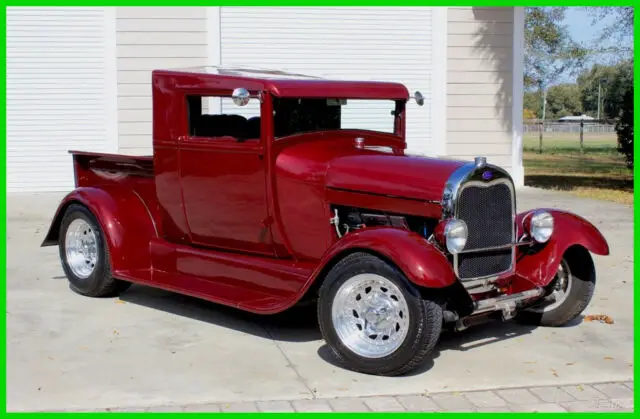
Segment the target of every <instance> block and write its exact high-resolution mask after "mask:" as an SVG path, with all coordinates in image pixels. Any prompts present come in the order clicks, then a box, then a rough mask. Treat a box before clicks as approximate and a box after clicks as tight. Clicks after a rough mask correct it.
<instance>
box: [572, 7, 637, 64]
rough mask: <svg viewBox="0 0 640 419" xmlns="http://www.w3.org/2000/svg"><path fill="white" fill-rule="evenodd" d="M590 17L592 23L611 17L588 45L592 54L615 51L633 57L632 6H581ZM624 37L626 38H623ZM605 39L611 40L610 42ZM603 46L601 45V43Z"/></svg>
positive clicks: (625, 56) (624, 56)
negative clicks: (631, 40)
mask: <svg viewBox="0 0 640 419" xmlns="http://www.w3.org/2000/svg"><path fill="white" fill-rule="evenodd" d="M583 9H585V10H586V11H587V13H588V14H589V15H590V16H591V18H592V22H591V24H592V25H595V24H597V23H598V22H602V21H603V20H605V19H607V18H611V23H610V24H608V25H607V26H605V27H604V28H603V29H602V31H601V33H600V36H599V37H598V38H597V40H596V41H595V42H594V44H593V45H591V46H590V47H589V49H590V50H591V53H592V54H598V53H615V54H618V56H620V55H622V56H623V58H631V57H633V44H632V42H629V40H630V39H632V37H633V7H583ZM625 38H626V40H625ZM606 41H612V42H611V43H610V44H609V43H608V42H606ZM603 44H604V45H605V46H602V45H603Z"/></svg>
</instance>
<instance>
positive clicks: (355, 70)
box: [219, 7, 437, 154]
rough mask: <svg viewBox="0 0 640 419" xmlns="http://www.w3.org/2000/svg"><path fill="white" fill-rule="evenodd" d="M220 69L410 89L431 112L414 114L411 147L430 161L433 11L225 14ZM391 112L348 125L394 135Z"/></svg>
mask: <svg viewBox="0 0 640 419" xmlns="http://www.w3.org/2000/svg"><path fill="white" fill-rule="evenodd" d="M220 38H221V49H220V57H219V58H220V63H221V65H223V66H225V67H227V66H228V67H231V66H253V67H258V68H268V69H277V70H285V71H290V72H299V73H303V74H310V75H318V76H323V77H327V78H331V77H335V78H341V79H361V80H380V81H394V82H401V83H404V84H405V85H406V86H407V88H408V89H409V91H410V92H413V91H415V90H420V91H421V92H422V93H423V94H424V95H425V99H426V100H425V105H424V106H423V107H418V106H417V105H416V104H415V102H414V101H412V102H411V103H410V104H409V106H408V123H407V142H408V148H409V149H411V150H412V151H416V152H422V153H427V154H431V153H433V151H434V150H437V147H435V146H434V142H433V139H432V129H431V128H432V121H431V90H432V89H431V78H432V68H433V53H432V39H433V36H432V9H431V8H427V7H416V8H408V7H400V8H388V7H371V8H362V7H339V8H329V7H318V8H316V7H277V8H275V7H274V8H261V7H222V8H221V10H220ZM390 109H391V108H389V107H388V106H386V107H375V108H373V109H371V108H367V107H365V106H363V104H362V102H360V103H357V105H356V106H347V107H346V108H345V111H346V112H347V114H346V115H344V118H345V122H347V121H348V123H349V125H351V126H360V127H361V128H365V127H366V128H369V129H382V130H385V131H388V125H389V121H390V120H391V118H390V113H389V112H390Z"/></svg>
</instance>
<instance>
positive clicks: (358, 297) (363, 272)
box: [318, 253, 442, 376]
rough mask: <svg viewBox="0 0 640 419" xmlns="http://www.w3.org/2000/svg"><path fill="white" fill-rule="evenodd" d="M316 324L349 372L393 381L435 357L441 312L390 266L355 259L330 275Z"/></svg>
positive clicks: (376, 260) (353, 256) (368, 258)
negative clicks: (433, 355)
mask: <svg viewBox="0 0 640 419" xmlns="http://www.w3.org/2000/svg"><path fill="white" fill-rule="evenodd" d="M318 321H319V323H320V330H321V332H322V335H323V337H324V339H325V341H326V342H327V344H328V346H329V347H330V348H331V350H332V352H333V353H334V354H335V356H336V357H337V358H338V359H339V360H340V361H342V362H343V363H344V364H346V365H347V366H348V367H349V368H351V369H353V370H355V371H358V372H363V373H367V374H376V375H388V376H391V375H400V374H404V373H406V372H409V371H411V370H413V369H414V368H416V367H418V366H419V365H421V364H422V363H423V361H424V360H425V358H427V357H428V356H429V354H430V353H431V352H432V351H433V349H434V347H435V345H436V343H437V342H438V339H439V337H440V332H441V330H442V309H441V307H440V305H438V304H437V303H435V302H433V301H429V300H424V299H423V298H422V297H421V295H420V293H419V292H418V290H417V289H416V288H415V287H414V286H413V285H412V284H411V283H410V282H409V281H408V280H407V279H406V278H405V277H404V275H403V274H402V273H401V272H399V271H398V270H397V269H395V268H394V267H393V266H391V265H390V264H388V263H387V262H385V261H383V260H381V259H380V258H377V257H375V256H373V255H370V254H367V253H354V254H351V255H349V256H347V257H346V258H345V259H343V260H342V261H340V262H339V263H338V264H337V265H336V266H335V267H333V269H331V271H330V272H329V274H328V275H327V277H326V279H325V281H324V283H323V285H322V287H321V289H320V296H319V300H318Z"/></svg>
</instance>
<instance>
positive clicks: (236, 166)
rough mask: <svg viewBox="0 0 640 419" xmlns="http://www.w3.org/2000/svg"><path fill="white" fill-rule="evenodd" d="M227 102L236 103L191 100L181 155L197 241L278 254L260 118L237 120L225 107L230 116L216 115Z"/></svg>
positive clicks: (184, 191) (188, 210)
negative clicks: (270, 220)
mask: <svg viewBox="0 0 640 419" xmlns="http://www.w3.org/2000/svg"><path fill="white" fill-rule="evenodd" d="M227 101H228V102H229V103H231V99H230V98H229V97H220V96H201V95H189V96H187V101H186V102H187V121H188V124H187V125H188V126H187V128H188V135H186V136H184V137H182V138H181V140H180V142H179V155H180V173H181V183H182V199H183V202H184V208H185V215H186V218H187V222H188V225H189V230H190V236H191V241H192V243H194V244H199V245H203V246H207V247H215V248H220V249H228V250H237V251H247V252H252V253H266V254H273V248H272V240H271V232H270V230H269V225H268V223H267V217H268V209H267V196H266V162H265V160H264V153H263V152H264V145H263V143H262V141H261V139H260V117H259V114H258V115H252V116H251V115H249V117H247V115H246V112H243V113H244V115H242V114H240V112H238V113H235V114H232V113H231V112H233V109H234V105H232V104H231V105H227V106H226V107H225V110H227V112H228V113H227V114H219V113H217V112H214V111H215V109H211V108H221V106H220V102H225V103H226V102H227ZM214 104H217V106H214ZM207 108H210V110H211V111H210V112H208V111H207ZM235 109H236V110H239V108H237V107H235ZM258 112H259V111H258Z"/></svg>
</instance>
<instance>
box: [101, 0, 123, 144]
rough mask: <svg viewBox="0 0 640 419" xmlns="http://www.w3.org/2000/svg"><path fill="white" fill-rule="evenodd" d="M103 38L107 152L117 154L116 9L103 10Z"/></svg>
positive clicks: (106, 8)
mask: <svg viewBox="0 0 640 419" xmlns="http://www.w3.org/2000/svg"><path fill="white" fill-rule="evenodd" d="M104 20H105V21H104V31H105V34H104V38H105V68H104V75H105V82H104V88H105V115H104V117H105V126H106V127H107V132H106V135H107V141H106V145H107V148H108V150H107V152H112V153H117V152H118V151H119V148H120V141H119V137H118V67H117V63H118V60H117V55H116V7H115V6H111V7H105V8H104Z"/></svg>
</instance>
